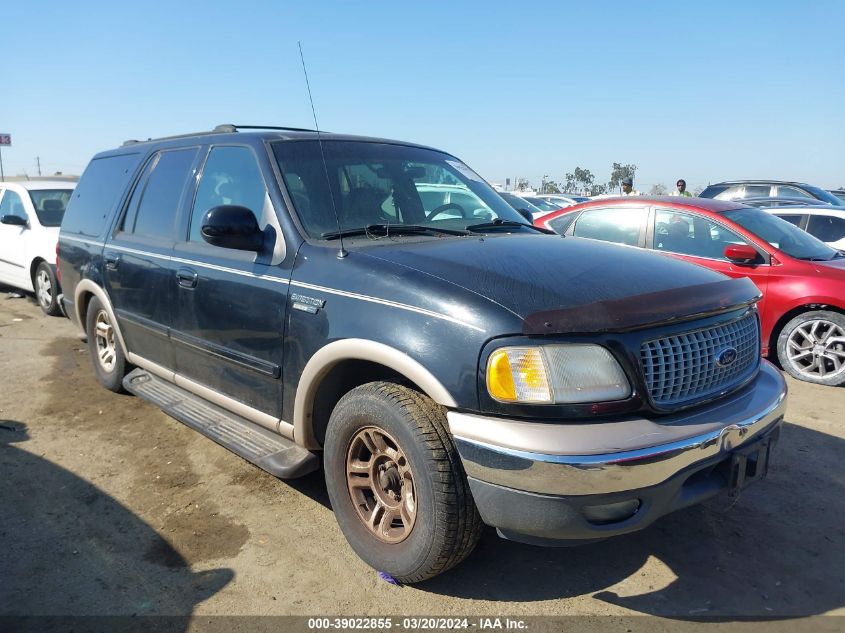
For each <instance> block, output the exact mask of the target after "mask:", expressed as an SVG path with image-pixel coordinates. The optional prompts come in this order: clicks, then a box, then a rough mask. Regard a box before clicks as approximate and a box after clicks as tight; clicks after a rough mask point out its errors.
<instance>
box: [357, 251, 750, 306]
mask: <svg viewBox="0 0 845 633" xmlns="http://www.w3.org/2000/svg"><path fill="white" fill-rule="evenodd" d="M361 252H362V253H365V254H366V255H368V256H370V257H375V258H377V259H381V260H383V261H385V262H389V263H392V264H396V265H400V266H405V267H408V268H412V269H414V270H417V271H421V272H424V273H427V274H429V275H432V276H434V277H437V278H440V279H443V280H446V281H449V282H451V283H453V284H455V285H458V286H461V287H462V288H464V289H466V290H469V291H471V292H474V293H476V294H478V295H481V296H483V297H485V298H487V299H489V300H490V301H493V302H495V303H497V304H499V305H500V306H502V307H504V308H506V309H507V310H509V311H511V312H512V313H514V314H515V315H517V316H518V317H520V318H522V319H526V317H528V316H529V315H534V314H536V313H541V312H550V311H561V310H571V309H573V308H579V307H584V308H586V307H588V306H595V305H596V304H609V303H612V302H618V301H620V300H623V299H626V298H629V297H639V296H641V295H656V296H659V297H660V300H661V301H663V302H665V303H666V308H669V309H671V308H676V309H681V305H682V306H683V309H684V310H687V311H689V310H694V309H695V306H692V305H689V304H688V303H689V302H688V301H683V302H681V305H675V304H674V303H673V298H672V296H671V293H669V292H668V291H672V290H682V291H683V290H684V289H687V288H689V287H690V286H701V285H705V284H713V283H717V282H724V281H725V280H726V277H725V276H723V275H721V274H720V273H717V272H714V271H711V270H708V269H706V268H703V267H700V266H696V265H693V264H689V263H686V262H682V261H679V260H676V259H674V258H669V257H664V256H662V255H659V254H656V253H650V252H648V251H645V250H642V249H639V248H634V247H627V246H619V245H615V244H609V243H605V242H597V241H594V240H586V239H579V238H573V237H566V238H562V237H560V236H556V235H555V236H553V235H489V236H484V237H474V236H473V237H466V238H457V239H453V238H445V239H434V240H420V241H410V240H407V241H405V240H403V241H402V242H389V243H385V244H384V245H379V246H373V247H370V248H366V249H362V251H361ZM744 287H745V288H746V290H745V291H744V294H746V295H748V296H747V297H746V301H744V302H745V303H751V302H753V301H754V300H756V297H757V293H756V291H755V290H750V289H748V288H747V287H746V286H744ZM657 293H660V294H657ZM667 293H668V294H667ZM683 294H684V295H689V294H690V293H689V292H688V291H686V292H684V293H683ZM733 294H734V295H736V293H733ZM740 294H742V293H740ZM733 298H734V299H735V298H736V296H734V297H733ZM711 303H712V302H711ZM737 303H742V302H741V301H737Z"/></svg>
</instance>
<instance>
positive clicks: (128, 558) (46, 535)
mask: <svg viewBox="0 0 845 633" xmlns="http://www.w3.org/2000/svg"><path fill="white" fill-rule="evenodd" d="M28 439H29V437H28V434H27V429H26V425H25V424H23V423H22V422H17V421H13V420H0V481H2V485H0V537H2V539H3V547H2V548H0V616H41V615H62V616H75V615H124V616H126V615H132V616H144V615H180V616H189V615H191V614H192V612H193V610H194V607H195V606H196V605H197V604H198V603H199V602H202V601H203V600H205V599H207V598H208V597H210V596H212V595H214V594H215V593H217V592H218V591H219V590H220V589H222V588H223V587H224V586H226V584H228V583H229V581H231V580H232V578H233V577H234V573H233V572H232V570H230V569H212V570H207V571H201V572H194V571H191V569H190V568H189V567H188V564H187V563H186V561H185V560H184V558H182V556H181V555H180V554H179V553H178V552H177V551H176V550H174V549H173V548H172V547H171V545H170V544H169V543H168V542H167V541H166V540H164V539H163V538H161V536H159V535H158V533H157V532H156V531H155V530H154V529H153V528H151V527H150V526H149V525H147V524H146V523H144V522H143V521H142V520H140V519H139V518H138V517H137V516H135V515H134V514H133V513H132V512H131V511H129V510H128V509H127V508H126V507H124V506H123V505H121V504H120V503H118V502H117V501H115V500H114V499H113V498H111V497H110V496H109V495H107V494H105V493H104V492H103V491H102V490H100V489H98V488H96V487H95V486H93V485H91V484H90V483H88V482H86V481H84V480H82V479H80V478H79V477H77V476H76V475H74V474H73V473H71V472H69V471H67V470H65V469H64V468H62V467H60V466H58V465H56V464H54V463H51V462H50V461H48V460H46V459H44V458H42V457H39V456H37V455H33V454H32V453H29V452H28V451H26V450H25V449H24V448H19V447H18V445H20V444H22V443H25V442H26V441H27V440H28ZM143 552H146V555H145V556H144V557H143V559H142V557H141V556H140V555H139V554H141V553H143ZM180 622H184V624H185V625H186V626H187V622H188V621H187V619H186V618H183V619H180V620H178V621H177V620H174V621H172V622H171V624H172V625H174V626H176V627H177V628H178V627H179V626H180Z"/></svg>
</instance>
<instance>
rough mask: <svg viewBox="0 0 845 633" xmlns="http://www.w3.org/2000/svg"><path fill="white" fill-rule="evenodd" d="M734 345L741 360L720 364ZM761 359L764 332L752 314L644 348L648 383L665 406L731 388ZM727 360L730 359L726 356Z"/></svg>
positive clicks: (641, 353) (650, 390) (648, 344)
mask: <svg viewBox="0 0 845 633" xmlns="http://www.w3.org/2000/svg"><path fill="white" fill-rule="evenodd" d="M730 349H733V350H736V360H734V361H733V362H731V363H729V364H727V363H726V364H725V365H724V366H722V365H719V363H718V362H717V360H718V359H719V357H720V355H723V352H726V350H730ZM727 356H730V353H728V354H727ZM759 358H760V330H759V326H758V324H757V316H756V314H755V313H753V312H752V313H749V314H747V315H745V316H744V317H742V318H740V319H737V320H736V321H731V322H730V323H722V324H719V325H714V326H712V327H707V328H702V329H700V330H695V331H693V332H686V333H684V334H676V335H673V336H667V337H664V338H660V339H656V340H653V341H647V342H645V343H643V344H642V346H641V347H640V362H641V364H642V367H643V374H644V375H645V382H646V385H647V386H648V391H649V393H650V394H651V399H652V400H653V401H654V403H655V404H656V405H658V406H660V407H672V406H678V405H682V404H684V403H686V402H689V401H692V400H697V399H698V398H703V397H706V396H708V395H711V394H714V393H717V392H719V391H722V390H724V389H729V388H730V387H731V386H732V385H734V384H737V383H739V382H742V381H743V380H744V379H745V378H747V377H748V375H749V374H750V373H751V372H752V371H753V370H754V368H755V367H756V366H757V364H758V363H759V362H760V360H759ZM722 360H726V359H725V357H724V355H723V357H722Z"/></svg>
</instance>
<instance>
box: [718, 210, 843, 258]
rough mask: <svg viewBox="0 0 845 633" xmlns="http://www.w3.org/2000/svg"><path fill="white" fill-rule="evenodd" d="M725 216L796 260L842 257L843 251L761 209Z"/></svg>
mask: <svg viewBox="0 0 845 633" xmlns="http://www.w3.org/2000/svg"><path fill="white" fill-rule="evenodd" d="M724 216H725V217H726V218H728V219H729V220H733V221H734V222H736V223H737V224H739V225H740V226H741V227H742V228H744V229H745V230H746V231H749V232H751V233H753V234H754V235H756V236H757V237H759V238H761V239H763V240H765V241H766V242H768V243H769V244H771V245H772V246H774V247H775V248H777V249H780V250H782V251H783V252H784V253H786V254H787V255H790V256H791V257H794V258H796V259H807V260H810V259H815V260H828V259H833V258H835V257H837V256H838V253H839V251H837V250H835V249H833V248H830V247H829V246H827V245H826V244H825V243H824V242H822V241H820V240H817V239H816V238H815V237H813V236H812V235H810V234H809V233H805V232H804V231H802V230H801V229H799V228H797V227H796V226H794V225H792V224H790V223H789V222H787V221H786V220H781V219H780V218H778V217H776V216H774V215H771V214H770V213H766V212H765V211H763V210H761V209H756V208H754V209H751V208H747V207H746V208H742V209H734V210H733V211H725V212H724Z"/></svg>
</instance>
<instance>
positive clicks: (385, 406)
mask: <svg viewBox="0 0 845 633" xmlns="http://www.w3.org/2000/svg"><path fill="white" fill-rule="evenodd" d="M446 428H447V427H446V416H445V415H444V413H443V410H442V408H441V407H440V406H438V405H437V404H435V403H434V402H432V401H431V400H430V399H428V398H426V397H425V396H422V395H421V394H419V393H418V392H416V391H414V390H412V389H409V388H407V387H403V386H400V385H397V384H394V383H389V382H373V383H369V384H366V385H362V386H360V387H357V388H355V389H353V390H352V391H350V392H349V393H347V394H346V395H345V396H343V397H342V398H341V399H340V401H339V402H338V403H337V405H336V406H335V408H334V411H333V412H332V415H331V418H330V419H329V424H328V428H327V431H326V442H325V447H324V449H325V454H324V461H323V464H324V467H325V471H326V487H327V488H328V492H329V498H330V499H331V504H332V509H333V510H334V513H335V516H336V517H337V522H338V523H339V524H340V528H341V530H342V531H343V534H344V536H345V537H346V539H347V540H348V541H349V544H350V545H351V546H352V549H354V550H355V552H356V553H357V554H358V556H360V557H361V558H362V559H363V560H364V562H366V563H367V564H368V565H370V566H372V567H374V568H375V569H377V570H379V571H383V572H386V573H388V574H390V575H391V576H393V577H394V578H395V579H396V580H398V581H400V582H402V583H415V582H420V581H423V580H426V579H428V578H431V577H433V576H436V575H437V574H440V573H442V572H444V571H446V570H448V569H450V568H451V567H453V566H455V565H457V564H458V563H460V562H461V561H462V560H464V559H465V558H466V557H467V556H468V555H469V554H470V552H472V550H473V548H475V545H476V544H477V543H478V539H479V538H480V536H481V529H482V523H481V517H480V516H479V514H478V510H477V509H476V507H475V502H474V501H473V499H472V494H471V493H470V489H469V484H468V483H467V479H466V474H465V473H464V470H463V465H462V464H461V460H460V457H459V455H458V452H457V450H456V449H455V446H454V444H453V443H452V440H451V438H450V437H449V434H448V432H447V431H446ZM353 496H354V498H353Z"/></svg>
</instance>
